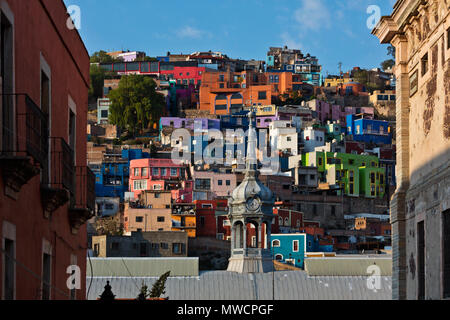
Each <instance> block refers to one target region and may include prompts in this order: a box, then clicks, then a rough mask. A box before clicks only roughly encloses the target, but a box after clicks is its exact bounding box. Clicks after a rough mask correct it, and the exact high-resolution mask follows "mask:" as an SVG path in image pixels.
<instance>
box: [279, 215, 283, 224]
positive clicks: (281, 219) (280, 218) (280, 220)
mask: <svg viewBox="0 0 450 320" xmlns="http://www.w3.org/2000/svg"><path fill="white" fill-rule="evenodd" d="M278 225H280V226H282V225H283V218H282V217H278Z"/></svg>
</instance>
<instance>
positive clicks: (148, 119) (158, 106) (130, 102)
mask: <svg viewBox="0 0 450 320" xmlns="http://www.w3.org/2000/svg"><path fill="white" fill-rule="evenodd" d="M109 98H110V100H111V106H110V108H109V111H110V113H109V120H110V122H111V123H112V124H115V125H117V126H119V127H121V128H123V129H125V130H126V131H128V133H130V134H131V135H132V136H133V137H136V134H137V133H138V132H143V131H144V130H145V129H149V128H151V126H152V124H153V123H155V122H157V121H158V120H159V119H160V118H161V116H162V115H163V112H164V108H165V106H166V103H165V99H164V96H163V95H162V94H160V93H157V92H156V83H155V81H153V79H151V78H149V77H144V76H138V75H130V76H124V77H122V79H121V80H120V83H119V87H118V88H117V89H115V90H113V91H111V92H110V93H109Z"/></svg>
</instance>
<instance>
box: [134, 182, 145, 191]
mask: <svg viewBox="0 0 450 320" xmlns="http://www.w3.org/2000/svg"><path fill="white" fill-rule="evenodd" d="M133 187H134V190H135V191H139V190H147V180H134V181H133Z"/></svg>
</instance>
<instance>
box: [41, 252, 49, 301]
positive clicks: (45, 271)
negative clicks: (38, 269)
mask: <svg viewBox="0 0 450 320" xmlns="http://www.w3.org/2000/svg"><path fill="white" fill-rule="evenodd" d="M50 288H51V255H50V254H48V253H44V254H43V257H42V300H50Z"/></svg>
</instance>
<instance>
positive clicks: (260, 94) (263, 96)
mask: <svg viewBox="0 0 450 320" xmlns="http://www.w3.org/2000/svg"><path fill="white" fill-rule="evenodd" d="M266 99H267V92H266V91H258V100H266Z"/></svg>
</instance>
